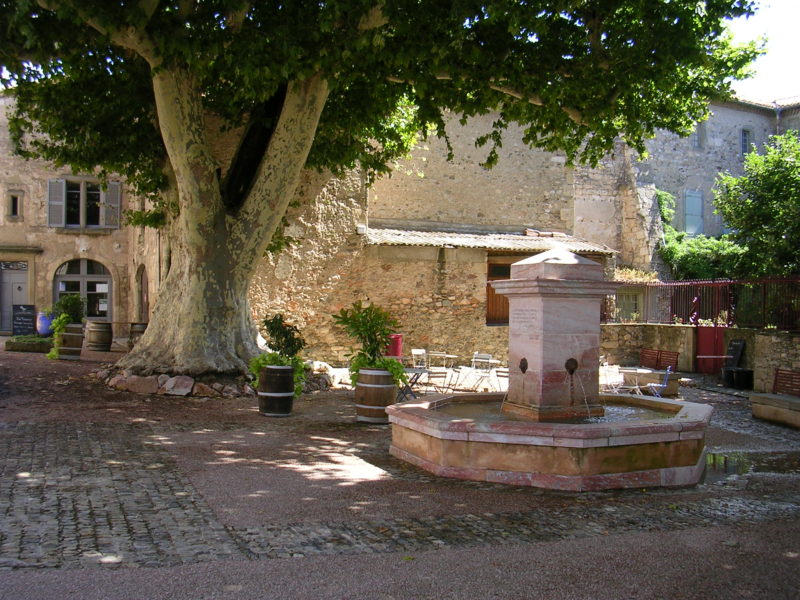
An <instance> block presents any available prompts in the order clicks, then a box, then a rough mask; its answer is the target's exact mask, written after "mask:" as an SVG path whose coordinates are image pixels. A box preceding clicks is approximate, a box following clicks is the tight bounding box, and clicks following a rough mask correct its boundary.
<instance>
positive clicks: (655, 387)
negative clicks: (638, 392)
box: [647, 366, 672, 398]
mask: <svg viewBox="0 0 800 600" xmlns="http://www.w3.org/2000/svg"><path fill="white" fill-rule="evenodd" d="M671 372H672V366H668V367H667V371H666V373H664V380H663V381H662V382H661V383H648V384H647V389H648V390H649V391H650V393H652V394H653V395H654V396H658V397H659V398H661V393H662V392H663V391H664V390H665V389H667V385H669V374H670V373H671Z"/></svg>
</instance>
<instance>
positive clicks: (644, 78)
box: [0, 0, 758, 194]
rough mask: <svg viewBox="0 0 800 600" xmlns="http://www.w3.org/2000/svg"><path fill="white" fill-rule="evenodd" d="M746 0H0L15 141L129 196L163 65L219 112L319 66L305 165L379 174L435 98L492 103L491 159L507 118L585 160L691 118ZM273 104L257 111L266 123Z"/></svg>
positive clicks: (228, 119) (432, 119) (727, 53)
mask: <svg viewBox="0 0 800 600" xmlns="http://www.w3.org/2000/svg"><path fill="white" fill-rule="evenodd" d="M45 6H46V7H47V8H44V7H45ZM751 10H752V2H750V1H749V0H714V1H710V0H707V1H702V2H701V1H697V0H648V1H647V2H644V1H636V2H631V1H629V0H611V1H609V0H589V1H586V2H580V3H575V2H563V1H552V0H551V1H527V2H522V1H518V0H517V1H512V0H490V1H481V2H477V1H471V0H453V1H449V2H448V1H442V0H396V1H392V2H387V3H377V2H370V1H368V0H334V1H332V0H326V1H322V2H317V1H315V2H306V1H303V0H297V1H293V2H271V1H263V2H260V1H259V2H244V1H242V0H207V1H197V2H191V3H189V2H168V1H158V0H151V1H145V2H143V1H141V0H136V1H132V0H120V1H118V2H107V0H81V1H80V2H76V1H73V0H52V1H49V2H43V1H42V2H40V3H37V2H34V1H32V0H0V31H2V32H3V35H0V64H2V65H3V66H4V67H5V71H4V72H3V84H4V85H5V86H6V87H8V88H10V89H13V92H14V94H15V96H16V98H17V104H16V108H15V115H14V117H13V119H12V130H13V134H14V139H15V141H16V142H17V143H18V144H19V147H20V150H21V151H22V152H23V153H25V154H26V155H29V156H33V155H38V156H43V157H45V158H47V159H50V160H53V161H54V162H56V163H57V164H63V165H71V166H72V167H73V168H74V169H76V170H80V171H89V170H91V169H93V168H94V167H95V166H96V165H99V166H101V167H102V169H103V171H102V173H108V172H117V173H121V174H124V175H125V176H127V177H128V179H129V180H130V182H131V183H132V185H134V186H135V188H136V189H137V191H138V192H139V193H141V194H152V193H154V192H155V190H157V189H159V188H160V187H163V186H164V185H165V184H166V181H167V180H166V179H165V171H164V166H165V161H166V155H165V151H164V144H163V142H162V140H161V133H160V131H159V123H158V118H157V116H156V109H155V100H154V94H153V89H152V81H151V77H152V74H153V73H154V72H155V71H157V70H158V69H160V68H177V69H180V70H182V71H183V72H185V73H186V74H187V75H188V76H189V77H191V78H192V80H193V81H195V82H196V85H197V86H198V87H199V88H200V89H201V90H202V98H203V102H204V104H205V108H206V109H207V111H208V112H209V114H214V115H216V116H217V117H219V119H220V120H221V123H222V124H223V126H224V127H227V128H233V127H237V126H240V125H243V124H244V123H246V122H248V119H251V118H252V117H253V115H260V113H259V112H258V110H257V109H258V107H259V106H260V105H262V104H263V103H265V102H268V101H270V100H271V99H274V98H276V97H279V96H280V93H281V90H282V89H284V88H285V86H286V85H287V84H288V83H289V82H292V81H296V80H301V79H303V78H304V77H307V76H309V75H310V74H312V73H315V72H320V73H323V74H324V75H325V77H326V78H327V80H328V82H329V85H330V95H329V98H328V100H327V104H326V107H325V111H324V113H323V115H322V118H321V121H320V123H319V128H318V131H317V136H316V139H315V144H314V147H313V149H312V151H311V154H310V156H309V158H308V164H309V166H313V167H319V168H322V167H326V168H332V169H333V170H334V171H335V172H338V171H340V170H342V169H346V168H349V167H352V166H355V165H357V164H361V165H363V166H364V167H365V168H366V169H367V171H368V173H369V176H370V177H374V176H377V175H379V174H380V173H384V172H386V171H387V169H388V165H389V164H390V162H391V160H392V159H393V158H394V157H396V156H398V155H402V154H403V153H405V152H407V150H408V148H409V146H410V145H411V144H412V143H413V141H414V139H415V135H416V134H417V132H426V131H428V130H429V128H432V130H433V131H436V132H437V133H438V134H443V133H444V129H443V128H444V119H443V114H444V112H445V111H454V112H457V113H459V114H461V115H463V116H464V118H469V117H472V116H475V115H481V114H486V113H488V112H494V113H496V114H497V118H496V120H495V123H494V126H493V129H492V131H490V132H487V133H486V135H484V136H483V137H482V138H481V140H479V141H480V142H481V143H488V144H490V146H491V148H490V150H489V151H488V155H487V163H489V164H491V163H492V162H493V161H494V160H495V159H496V154H495V149H496V147H498V146H499V145H500V144H502V133H503V132H504V130H505V129H506V128H507V126H508V124H509V123H511V122H518V123H520V124H522V126H523V128H524V135H525V139H526V141H527V142H528V143H530V144H531V145H534V146H538V147H540V148H543V149H546V150H551V151H556V150H563V151H564V152H566V154H567V157H568V158H569V159H570V160H573V159H581V160H585V161H588V162H592V163H594V162H596V161H597V160H599V159H600V158H601V157H602V155H603V154H604V153H605V152H607V151H608V150H609V149H610V148H611V147H612V146H613V143H614V140H615V138H616V137H617V136H620V135H621V136H622V137H623V138H624V139H625V140H626V141H628V142H629V143H631V144H632V145H633V146H634V147H636V148H637V149H639V150H640V151H643V150H644V148H643V141H644V140H645V139H646V138H647V137H650V136H652V135H653V134H654V133H655V131H656V130H657V129H659V128H665V129H669V130H672V131H677V132H681V133H688V132H689V131H690V128H691V125H692V124H693V123H694V122H695V121H696V120H698V119H699V118H701V117H702V116H703V115H704V114H705V112H706V110H707V109H706V105H707V101H708V99H710V98H714V97H721V96H725V95H726V94H728V93H729V92H730V88H729V83H730V80H731V79H732V78H733V77H737V76H740V75H742V74H743V73H744V71H745V69H746V66H747V65H748V64H749V63H750V62H751V61H752V59H753V58H754V57H755V56H756V55H757V53H758V51H757V50H756V48H755V46H754V45H753V44H750V45H747V46H742V47H734V46H733V45H732V43H731V41H730V38H729V37H727V35H726V34H725V30H724V28H723V27H722V26H721V23H722V22H723V20H724V19H726V18H733V17H737V16H741V15H744V14H748V13H749V12H750V11H751ZM120 32H123V33H124V34H125V35H130V36H131V38H130V39H134V38H136V41H138V40H139V39H140V38H142V39H146V40H147V48H148V49H149V50H150V51H151V52H152V56H155V57H157V64H150V63H149V62H148V61H146V60H145V59H144V58H143V57H142V56H141V55H140V53H137V52H136V51H133V50H131V49H130V47H124V46H120V44H119V43H117V44H112V42H111V40H112V39H114V40H120V39H126V38H125V37H124V35H122V36H120V35H119V33H120ZM137 36H138V37H137ZM131 47H133V45H132V44H131ZM151 60H152V59H151ZM275 118H276V117H275V114H274V112H269V111H267V112H265V113H264V114H263V116H258V120H260V121H262V123H261V124H262V125H263V126H265V127H271V126H272V125H274V122H275Z"/></svg>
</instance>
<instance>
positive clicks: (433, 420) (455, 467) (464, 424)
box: [386, 394, 712, 491]
mask: <svg viewBox="0 0 800 600" xmlns="http://www.w3.org/2000/svg"><path fill="white" fill-rule="evenodd" d="M502 400H503V395H502V394H453V395H440V396H426V397H425V398H424V399H419V400H416V401H411V402H404V403H402V404H395V405H393V406H389V407H388V408H387V409H386V412H387V413H388V415H389V422H390V423H391V427H392V444H391V448H390V452H391V453H392V455H393V456H395V457H397V458H399V459H401V460H404V461H406V462H408V463H411V464H414V465H416V466H418V467H420V468H422V469H425V470H426V471H429V472H431V473H433V474H435V475H440V476H443V477H452V478H456V479H469V480H474V481H488V482H494V483H507V484H511V485H527V486H534V487H540V488H549V489H557V490H570V491H587V490H603V489H614V488H631V487H656V486H687V485H694V484H696V483H697V482H698V481H700V478H701V477H702V474H703V469H704V468H705V463H706V460H705V431H706V427H707V426H708V422H709V419H710V418H711V411H712V409H711V407H710V406H706V405H704V404H695V403H690V402H681V401H676V400H668V399H666V398H654V397H649V396H629V395H623V394H619V395H602V396H601V397H600V400H601V402H602V403H603V404H605V406H606V415H605V416H604V417H592V418H588V419H585V420H584V422H579V421H580V420H573V421H571V422H535V421H530V420H526V419H525V418H523V417H516V416H514V415H509V414H507V413H504V412H500V405H501V402H502Z"/></svg>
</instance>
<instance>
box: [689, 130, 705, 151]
mask: <svg viewBox="0 0 800 600" xmlns="http://www.w3.org/2000/svg"><path fill="white" fill-rule="evenodd" d="M705 139H706V124H705V123H697V124H696V125H695V127H694V131H693V132H692V135H691V136H690V140H691V143H692V148H694V149H695V150H702V148H703V146H704V145H705Z"/></svg>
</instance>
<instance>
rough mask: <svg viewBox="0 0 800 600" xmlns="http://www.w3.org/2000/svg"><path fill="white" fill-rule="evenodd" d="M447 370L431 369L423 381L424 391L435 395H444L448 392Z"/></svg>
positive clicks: (441, 368) (440, 368)
mask: <svg viewBox="0 0 800 600" xmlns="http://www.w3.org/2000/svg"><path fill="white" fill-rule="evenodd" d="M447 375H448V372H447V369H445V368H443V367H431V368H429V369H428V375H427V377H426V379H425V390H426V392H427V391H428V390H431V389H432V390H433V391H435V392H436V393H437V394H446V393H447V392H448V391H449V388H448V385H447Z"/></svg>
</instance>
